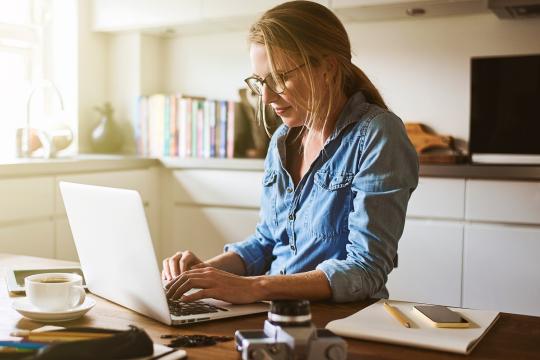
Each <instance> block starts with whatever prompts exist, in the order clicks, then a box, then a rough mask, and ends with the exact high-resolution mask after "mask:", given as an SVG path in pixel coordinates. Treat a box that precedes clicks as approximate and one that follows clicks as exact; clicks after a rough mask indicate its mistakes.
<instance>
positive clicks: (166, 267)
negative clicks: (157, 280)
mask: <svg viewBox="0 0 540 360" xmlns="http://www.w3.org/2000/svg"><path fill="white" fill-rule="evenodd" d="M162 277H163V280H166V281H169V280H171V279H172V276H171V272H170V270H169V259H168V258H165V259H164V260H163V271H162Z"/></svg>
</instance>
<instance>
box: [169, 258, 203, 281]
mask: <svg viewBox="0 0 540 360" xmlns="http://www.w3.org/2000/svg"><path fill="white" fill-rule="evenodd" d="M202 266H205V264H204V263H203V262H202V261H201V260H199V258H198V257H197V256H195V254H194V253H192V252H191V251H179V252H177V253H176V254H174V255H173V256H171V257H169V258H166V259H165V260H163V271H162V272H161V277H162V278H163V280H166V281H171V280H172V279H174V278H176V277H178V276H180V275H181V274H182V273H184V272H185V271H188V270H190V269H192V268H197V267H202Z"/></svg>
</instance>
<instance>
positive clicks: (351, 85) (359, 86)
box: [344, 63, 388, 110]
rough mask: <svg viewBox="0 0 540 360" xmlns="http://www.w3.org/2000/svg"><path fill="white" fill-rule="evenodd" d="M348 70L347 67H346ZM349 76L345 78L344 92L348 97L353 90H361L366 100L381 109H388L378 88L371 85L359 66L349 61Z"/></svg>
mask: <svg viewBox="0 0 540 360" xmlns="http://www.w3.org/2000/svg"><path fill="white" fill-rule="evenodd" d="M348 70H349V69H348ZM347 75H349V76H346V79H345V89H344V90H345V94H346V95H347V97H350V96H351V95H353V94H354V93H355V92H358V91H361V92H362V93H363V94H364V96H365V97H366V100H367V102H369V103H371V104H375V105H377V106H379V107H381V108H383V109H386V110H388V106H386V103H385V102H384V100H383V98H382V96H381V94H380V93H379V90H377V88H376V87H375V85H373V83H372V82H371V80H369V78H368V77H367V76H366V74H365V73H364V72H363V71H362V70H360V68H359V67H358V66H356V65H354V64H353V63H350V71H349V74H347Z"/></svg>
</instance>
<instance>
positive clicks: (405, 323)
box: [383, 301, 411, 328]
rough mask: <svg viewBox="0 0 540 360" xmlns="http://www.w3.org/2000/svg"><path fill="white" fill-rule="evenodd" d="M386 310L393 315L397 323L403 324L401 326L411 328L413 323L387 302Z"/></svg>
mask: <svg viewBox="0 0 540 360" xmlns="http://www.w3.org/2000/svg"><path fill="white" fill-rule="evenodd" d="M383 305H384V309H385V310H386V311H387V312H388V313H389V314H390V315H392V316H393V317H394V318H395V319H396V320H397V321H399V322H400V323H401V325H403V326H405V327H406V328H410V327H411V323H410V322H409V320H407V318H406V317H405V316H404V315H403V314H402V313H401V312H400V311H399V310H398V309H397V308H395V307H394V306H392V305H390V304H388V303H387V302H386V301H385V302H384V304H383Z"/></svg>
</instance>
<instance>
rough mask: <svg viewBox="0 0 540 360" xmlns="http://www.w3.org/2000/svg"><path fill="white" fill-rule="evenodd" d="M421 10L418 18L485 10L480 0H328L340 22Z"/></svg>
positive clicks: (394, 16)
mask: <svg viewBox="0 0 540 360" xmlns="http://www.w3.org/2000/svg"><path fill="white" fill-rule="evenodd" d="M418 8H419V9H423V10H424V13H423V14H421V15H422V17H430V16H452V15H465V14H475V13H482V12H486V11H487V8H486V4H485V1H483V0H332V9H333V10H334V11H335V13H336V14H337V15H338V16H339V17H340V18H341V19H342V20H343V21H369V20H390V19H400V18H411V16H410V15H409V11H410V10H409V9H418Z"/></svg>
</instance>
